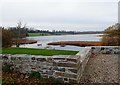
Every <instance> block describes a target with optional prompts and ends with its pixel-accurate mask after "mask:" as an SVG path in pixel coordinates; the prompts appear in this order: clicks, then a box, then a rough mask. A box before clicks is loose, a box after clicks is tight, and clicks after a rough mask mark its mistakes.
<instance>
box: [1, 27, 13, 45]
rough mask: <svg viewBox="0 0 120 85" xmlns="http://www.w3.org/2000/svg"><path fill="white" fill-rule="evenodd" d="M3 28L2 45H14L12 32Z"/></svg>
mask: <svg viewBox="0 0 120 85" xmlns="http://www.w3.org/2000/svg"><path fill="white" fill-rule="evenodd" d="M0 29H1V30H2V47H10V46H11V45H12V33H11V32H10V31H9V30H7V29H4V28H0Z"/></svg>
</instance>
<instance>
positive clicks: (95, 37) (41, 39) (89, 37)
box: [20, 34, 101, 51]
mask: <svg viewBox="0 0 120 85" xmlns="http://www.w3.org/2000/svg"><path fill="white" fill-rule="evenodd" d="M99 35H101V34H81V35H54V36H37V37H27V38H26V39H30V40H36V41H37V43H34V44H24V45H21V46H20V47H25V48H40V49H41V48H42V49H44V48H46V47H49V48H48V49H59V50H76V51H79V50H81V49H82V48H83V47H78V46H70V45H66V46H65V47H61V46H60V45H57V46H53V45H50V46H48V45H47V43H49V42H57V41H100V37H99ZM38 44H42V45H41V46H38Z"/></svg>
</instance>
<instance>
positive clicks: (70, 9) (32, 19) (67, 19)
mask: <svg viewBox="0 0 120 85" xmlns="http://www.w3.org/2000/svg"><path fill="white" fill-rule="evenodd" d="M82 1H83V0H75V1H74V2H73V0H69V1H68V0H49V1H48V0H39V1H36V0H34V1H33V0H31V1H30V2H28V1H27V0H25V1H23V0H21V1H19V0H18V1H16V0H12V1H11V2H10V1H7V0H5V1H3V3H2V22H3V25H4V26H10V25H15V24H16V22H17V21H18V20H20V19H21V20H22V21H23V22H27V23H28V25H30V26H33V27H39V26H40V25H41V23H52V24H64V25H65V24H66V25H68V24H69V26H70V24H79V25H81V27H82V24H83V25H88V24H89V25H88V26H87V27H86V29H88V28H91V30H93V29H94V28H95V27H96V28H97V26H100V25H102V27H103V28H104V27H106V24H107V25H108V24H114V23H117V2H107V1H108V0H106V2H99V1H100V0H97V1H98V2H89V1H88V0H85V1H86V2H85V1H84V2H82ZM93 1H94V0H93ZM109 1H110V0H109ZM111 1H112V0H111ZM115 1H117V0H115ZM111 9H112V10H111ZM36 24H37V26H36ZM53 27H54V26H53ZM92 27H94V28H93V29H92ZM55 28H56V27H55ZM50 29H51V28H50ZM53 29H54V28H53ZM60 29H61V28H60ZM64 29H68V28H67V27H66V28H64ZM69 29H71V30H72V28H69ZM77 29H78V28H76V29H75V30H77ZM98 29H99V28H98Z"/></svg>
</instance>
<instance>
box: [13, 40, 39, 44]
mask: <svg viewBox="0 0 120 85" xmlns="http://www.w3.org/2000/svg"><path fill="white" fill-rule="evenodd" d="M12 42H13V44H15V45H16V44H33V43H37V41H35V40H27V39H12Z"/></svg>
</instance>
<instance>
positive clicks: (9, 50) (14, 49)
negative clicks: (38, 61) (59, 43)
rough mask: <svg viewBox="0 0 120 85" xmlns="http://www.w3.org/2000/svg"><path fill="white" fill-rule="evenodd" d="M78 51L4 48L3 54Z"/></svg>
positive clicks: (67, 52) (67, 53)
mask: <svg viewBox="0 0 120 85" xmlns="http://www.w3.org/2000/svg"><path fill="white" fill-rule="evenodd" d="M77 53H78V51H66V50H47V49H33V48H3V49H2V54H31V55H43V56H52V55H75V54H77Z"/></svg>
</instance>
